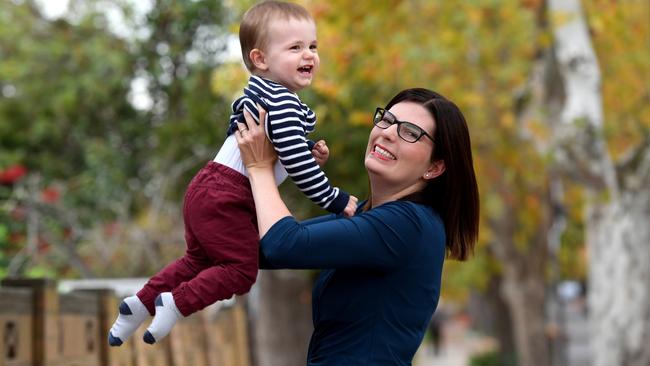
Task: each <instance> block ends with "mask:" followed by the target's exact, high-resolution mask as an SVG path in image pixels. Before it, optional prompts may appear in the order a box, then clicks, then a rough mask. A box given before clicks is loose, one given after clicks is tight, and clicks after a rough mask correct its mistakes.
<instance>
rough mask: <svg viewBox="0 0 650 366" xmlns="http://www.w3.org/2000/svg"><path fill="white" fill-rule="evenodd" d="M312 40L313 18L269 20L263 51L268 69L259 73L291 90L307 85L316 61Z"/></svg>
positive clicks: (316, 64) (313, 33) (316, 63)
mask: <svg viewBox="0 0 650 366" xmlns="http://www.w3.org/2000/svg"><path fill="white" fill-rule="evenodd" d="M316 43H317V42H316V24H314V22H313V21H311V20H306V19H290V20H289V21H286V20H275V21H272V22H271V23H270V24H269V34H268V40H267V45H266V47H265V49H264V51H263V52H264V56H265V62H266V66H267V67H268V69H267V70H266V71H265V72H264V73H263V74H262V75H261V76H263V77H266V78H268V79H270V80H273V81H275V82H277V83H280V84H282V85H284V86H285V87H287V88H288V89H289V90H291V91H294V92H296V91H298V90H300V89H303V88H305V87H307V86H309V85H310V84H311V81H312V79H313V77H314V75H315V74H316V71H317V70H318V66H319V64H320V59H319V57H318V52H317V48H316V46H317V44H316Z"/></svg>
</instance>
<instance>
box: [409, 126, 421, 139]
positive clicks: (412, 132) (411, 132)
mask: <svg viewBox="0 0 650 366" xmlns="http://www.w3.org/2000/svg"><path fill="white" fill-rule="evenodd" d="M406 135H407V136H409V137H411V138H414V139H416V138H418V137H420V131H416V130H415V129H412V128H407V129H406Z"/></svg>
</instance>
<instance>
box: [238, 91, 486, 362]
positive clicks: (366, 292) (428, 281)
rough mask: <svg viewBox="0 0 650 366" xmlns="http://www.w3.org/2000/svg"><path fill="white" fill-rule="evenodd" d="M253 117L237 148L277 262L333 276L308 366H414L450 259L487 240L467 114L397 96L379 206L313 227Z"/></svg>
mask: <svg viewBox="0 0 650 366" xmlns="http://www.w3.org/2000/svg"><path fill="white" fill-rule="evenodd" d="M248 117H249V118H248V119H247V122H248V126H250V129H248V128H247V127H246V126H245V125H244V124H240V126H239V129H240V133H238V134H237V135H238V136H237V141H238V143H239V148H240V150H241V153H242V158H243V160H244V163H245V164H246V168H247V170H248V174H249V178H250V182H251V188H252V191H253V197H254V199H255V205H256V212H257V221H258V226H259V231H260V236H261V238H262V239H261V242H260V245H261V249H262V252H263V254H264V256H265V257H266V260H267V261H268V265H269V266H270V267H273V268H295V269H306V268H318V269H323V270H324V271H322V272H321V274H320V277H319V279H318V281H317V282H316V284H315V287H314V291H313V321H314V333H313V335H312V338H311V342H310V345H309V353H308V365H410V364H411V362H412V359H413V356H414V355H415V352H416V351H417V349H418V346H419V345H420V343H421V341H422V338H423V336H424V333H425V331H426V329H427V325H428V323H429V320H430V318H431V315H432V314H433V312H434V310H435V308H436V305H437V303H438V298H439V296H440V280H441V275H442V266H443V262H444V259H445V257H450V258H453V259H459V260H465V259H467V257H468V255H469V254H470V253H471V252H472V250H473V247H474V244H475V242H476V239H477V236H478V217H479V203H478V188H477V184H476V178H475V175H474V168H473V163H472V153H471V147H470V138H469V132H468V129H467V124H466V122H465V119H464V117H463V115H462V113H461V112H460V110H459V109H458V107H456V105H455V104H454V103H453V102H451V101H449V100H448V99H446V98H444V97H443V96H441V95H440V94H437V93H435V92H432V91H430V90H427V89H419V88H418V89H407V90H404V91H402V92H400V93H399V94H397V95H396V96H395V97H394V98H393V99H392V100H391V101H390V102H389V103H388V105H386V108H377V110H376V111H375V114H374V117H373V122H374V125H375V127H374V128H373V129H372V131H371V132H370V137H369V139H368V147H367V149H366V156H365V167H366V170H367V171H368V176H369V179H370V196H369V198H368V200H367V201H366V202H365V203H362V204H361V205H360V207H359V208H358V209H357V213H356V214H355V216H353V217H351V218H345V217H342V216H334V215H329V216H323V217H320V218H315V219H312V220H308V221H304V222H298V221H296V220H295V219H294V218H293V217H292V216H291V212H289V210H288V209H287V207H286V206H285V204H284V202H283V201H282V199H281V198H280V195H279V193H278V190H277V187H276V185H275V181H274V179H273V161H274V160H275V153H274V152H273V149H272V147H271V146H270V144H269V143H268V142H267V140H266V139H265V137H264V131H263V127H261V126H258V125H256V124H255V123H252V121H253V120H252V118H250V116H248ZM264 117H265V113H264V112H263V111H260V118H264Z"/></svg>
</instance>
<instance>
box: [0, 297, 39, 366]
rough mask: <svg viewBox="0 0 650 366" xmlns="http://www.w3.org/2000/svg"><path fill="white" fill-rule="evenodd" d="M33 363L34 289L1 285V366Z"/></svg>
mask: <svg viewBox="0 0 650 366" xmlns="http://www.w3.org/2000/svg"><path fill="white" fill-rule="evenodd" d="M32 363H33V362H32V291H31V290H30V289H22V288H6V287H0V366H11V365H31V364H32Z"/></svg>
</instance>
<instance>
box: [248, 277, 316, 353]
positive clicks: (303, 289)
mask: <svg viewBox="0 0 650 366" xmlns="http://www.w3.org/2000/svg"><path fill="white" fill-rule="evenodd" d="M311 287H312V280H311V278H310V276H309V275H308V272H305V271H289V270H286V271H285V270H283V271H260V272H259V274H258V278H257V283H256V284H255V286H254V287H253V290H252V291H251V292H250V295H249V302H248V305H249V317H250V319H249V320H250V328H251V329H250V332H249V334H250V335H251V338H252V339H251V343H252V344H251V351H252V355H251V356H252V357H251V359H252V364H253V365H254V366H304V365H305V363H306V359H307V346H308V345H309V339H310V336H311V332H312V329H313V327H312V323H311Z"/></svg>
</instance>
